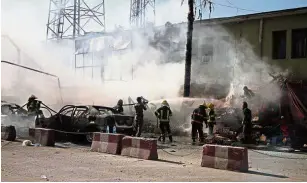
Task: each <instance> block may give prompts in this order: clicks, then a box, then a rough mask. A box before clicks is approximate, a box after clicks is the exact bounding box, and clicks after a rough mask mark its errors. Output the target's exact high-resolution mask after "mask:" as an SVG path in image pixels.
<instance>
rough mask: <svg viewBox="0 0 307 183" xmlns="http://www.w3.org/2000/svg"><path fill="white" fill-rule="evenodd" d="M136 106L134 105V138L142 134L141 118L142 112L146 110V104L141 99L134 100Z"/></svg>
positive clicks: (145, 101)
mask: <svg viewBox="0 0 307 183" xmlns="http://www.w3.org/2000/svg"><path fill="white" fill-rule="evenodd" d="M136 101H137V104H135V105H134V109H135V118H134V119H135V125H136V131H137V132H136V136H137V137H140V136H141V133H142V127H143V123H144V120H143V117H144V110H147V108H146V104H147V103H148V101H147V100H145V99H144V98H143V97H137V98H136Z"/></svg>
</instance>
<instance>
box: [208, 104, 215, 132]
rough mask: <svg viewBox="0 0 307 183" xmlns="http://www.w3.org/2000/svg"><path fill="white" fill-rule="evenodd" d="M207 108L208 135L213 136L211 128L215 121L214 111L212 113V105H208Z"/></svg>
mask: <svg viewBox="0 0 307 183" xmlns="http://www.w3.org/2000/svg"><path fill="white" fill-rule="evenodd" d="M208 108H209V121H208V126H209V135H213V128H214V125H215V124H216V121H215V117H216V115H215V111H214V104H212V103H210V104H209V105H208Z"/></svg>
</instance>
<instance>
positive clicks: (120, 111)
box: [114, 99, 124, 114]
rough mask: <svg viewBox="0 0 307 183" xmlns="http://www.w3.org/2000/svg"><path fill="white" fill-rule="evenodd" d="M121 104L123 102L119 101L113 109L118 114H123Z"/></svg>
mask: <svg viewBox="0 0 307 183" xmlns="http://www.w3.org/2000/svg"><path fill="white" fill-rule="evenodd" d="M123 103H124V102H123V100H122V99H119V100H118V102H117V105H116V106H115V107H114V109H115V110H116V111H117V112H118V113H120V114H123V113H124V108H123Z"/></svg>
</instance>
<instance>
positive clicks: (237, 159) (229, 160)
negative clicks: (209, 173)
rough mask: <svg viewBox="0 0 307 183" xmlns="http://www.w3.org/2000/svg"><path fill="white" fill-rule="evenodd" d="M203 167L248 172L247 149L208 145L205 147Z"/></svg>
mask: <svg viewBox="0 0 307 183" xmlns="http://www.w3.org/2000/svg"><path fill="white" fill-rule="evenodd" d="M201 166H202V167H209V168H217V169H223V170H232V171H241V172H247V171H248V153H247V148H245V147H231V146H220V145H210V144H206V145H204V146H203V155H202V162H201Z"/></svg>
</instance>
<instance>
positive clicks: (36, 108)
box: [27, 95, 41, 114]
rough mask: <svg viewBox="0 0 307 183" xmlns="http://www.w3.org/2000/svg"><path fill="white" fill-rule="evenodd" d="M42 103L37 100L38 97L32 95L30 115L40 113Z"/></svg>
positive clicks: (30, 98) (29, 106) (28, 105)
mask: <svg viewBox="0 0 307 183" xmlns="http://www.w3.org/2000/svg"><path fill="white" fill-rule="evenodd" d="M40 105H41V101H39V100H37V97H36V96H34V95H31V96H30V97H29V99H28V103H27V110H28V113H29V114H38V113H39V112H40Z"/></svg>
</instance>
